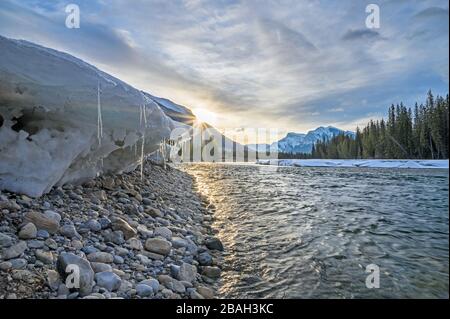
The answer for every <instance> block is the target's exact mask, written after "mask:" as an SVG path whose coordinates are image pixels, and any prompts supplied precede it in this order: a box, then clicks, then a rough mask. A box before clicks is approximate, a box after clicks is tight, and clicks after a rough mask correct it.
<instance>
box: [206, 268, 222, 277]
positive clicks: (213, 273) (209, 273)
mask: <svg viewBox="0 0 450 319" xmlns="http://www.w3.org/2000/svg"><path fill="white" fill-rule="evenodd" d="M220 273H221V270H220V268H219V267H214V266H206V267H203V271H202V274H203V275H205V276H206V277H209V278H212V279H217V278H219V277H220Z"/></svg>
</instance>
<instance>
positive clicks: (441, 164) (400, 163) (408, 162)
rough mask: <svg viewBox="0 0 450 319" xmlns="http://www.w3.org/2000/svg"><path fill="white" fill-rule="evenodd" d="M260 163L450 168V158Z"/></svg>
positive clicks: (275, 162) (264, 162) (272, 161)
mask: <svg viewBox="0 0 450 319" xmlns="http://www.w3.org/2000/svg"><path fill="white" fill-rule="evenodd" d="M256 164H258V165H273V166H293V167H345V168H350V167H356V168H408V169H448V168H449V160H448V159H447V160H414V159H404V160H393V159H359V160H352V159H268V160H257V161H256Z"/></svg>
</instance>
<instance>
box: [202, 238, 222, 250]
mask: <svg viewBox="0 0 450 319" xmlns="http://www.w3.org/2000/svg"><path fill="white" fill-rule="evenodd" d="M205 245H206V247H208V248H209V249H211V250H220V251H223V244H222V242H221V241H220V239H219V238H216V237H211V238H208V239H207V240H206V242H205Z"/></svg>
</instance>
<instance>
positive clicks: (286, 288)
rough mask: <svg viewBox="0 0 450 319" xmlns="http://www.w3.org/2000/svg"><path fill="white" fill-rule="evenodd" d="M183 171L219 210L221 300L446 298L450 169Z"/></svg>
mask: <svg viewBox="0 0 450 319" xmlns="http://www.w3.org/2000/svg"><path fill="white" fill-rule="evenodd" d="M182 169H184V170H186V171H187V172H189V173H190V174H192V175H193V176H195V177H196V180H197V186H198V189H199V191H200V192H201V193H202V194H203V195H204V196H206V197H208V198H209V200H210V201H211V203H212V204H213V205H214V207H215V215H214V216H215V222H214V224H213V228H215V229H216V230H217V231H218V237H219V238H220V239H221V240H222V241H223V243H224V245H225V247H226V251H225V259H224V260H225V265H224V271H223V273H222V282H221V287H220V291H219V292H220V295H221V296H222V297H241V298H265V297H267V298H268V297H275V298H409V297H416V298H422V297H423V298H436V297H437V298H448V267H449V262H448V258H449V251H448V239H449V235H448V233H449V228H448V170H437V171H436V170H433V171H431V170H413V169H412V170H405V169H403V170H401V169H363V168H359V169H348V168H346V169H343V168H340V169H339V168H337V169H336V168H294V167H285V168H277V169H273V168H268V167H263V166H255V165H226V164H190V165H183V166H182ZM371 263H375V264H377V265H378V266H379V267H380V271H381V275H380V288H379V289H368V288H367V287H366V286H365V279H366V276H367V273H365V267H366V266H367V265H368V264H371Z"/></svg>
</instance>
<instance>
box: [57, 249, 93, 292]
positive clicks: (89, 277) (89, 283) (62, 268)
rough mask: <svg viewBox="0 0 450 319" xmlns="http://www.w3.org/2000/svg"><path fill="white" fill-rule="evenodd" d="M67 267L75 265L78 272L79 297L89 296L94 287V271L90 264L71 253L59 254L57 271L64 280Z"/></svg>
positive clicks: (66, 274)
mask: <svg viewBox="0 0 450 319" xmlns="http://www.w3.org/2000/svg"><path fill="white" fill-rule="evenodd" d="M68 265H76V266H78V269H79V270H80V271H79V274H80V281H79V292H80V296H82V297H83V296H87V295H89V294H90V293H91V291H92V288H93V287H94V271H93V270H92V267H91V265H90V263H89V262H88V261H87V260H86V259H83V258H81V257H78V256H77V255H74V254H72V253H65V252H64V253H61V254H60V255H59V256H58V262H57V269H58V272H59V274H60V275H61V277H62V278H63V279H64V280H65V279H66V278H67V276H68V275H69V273H66V269H67V266H68Z"/></svg>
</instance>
